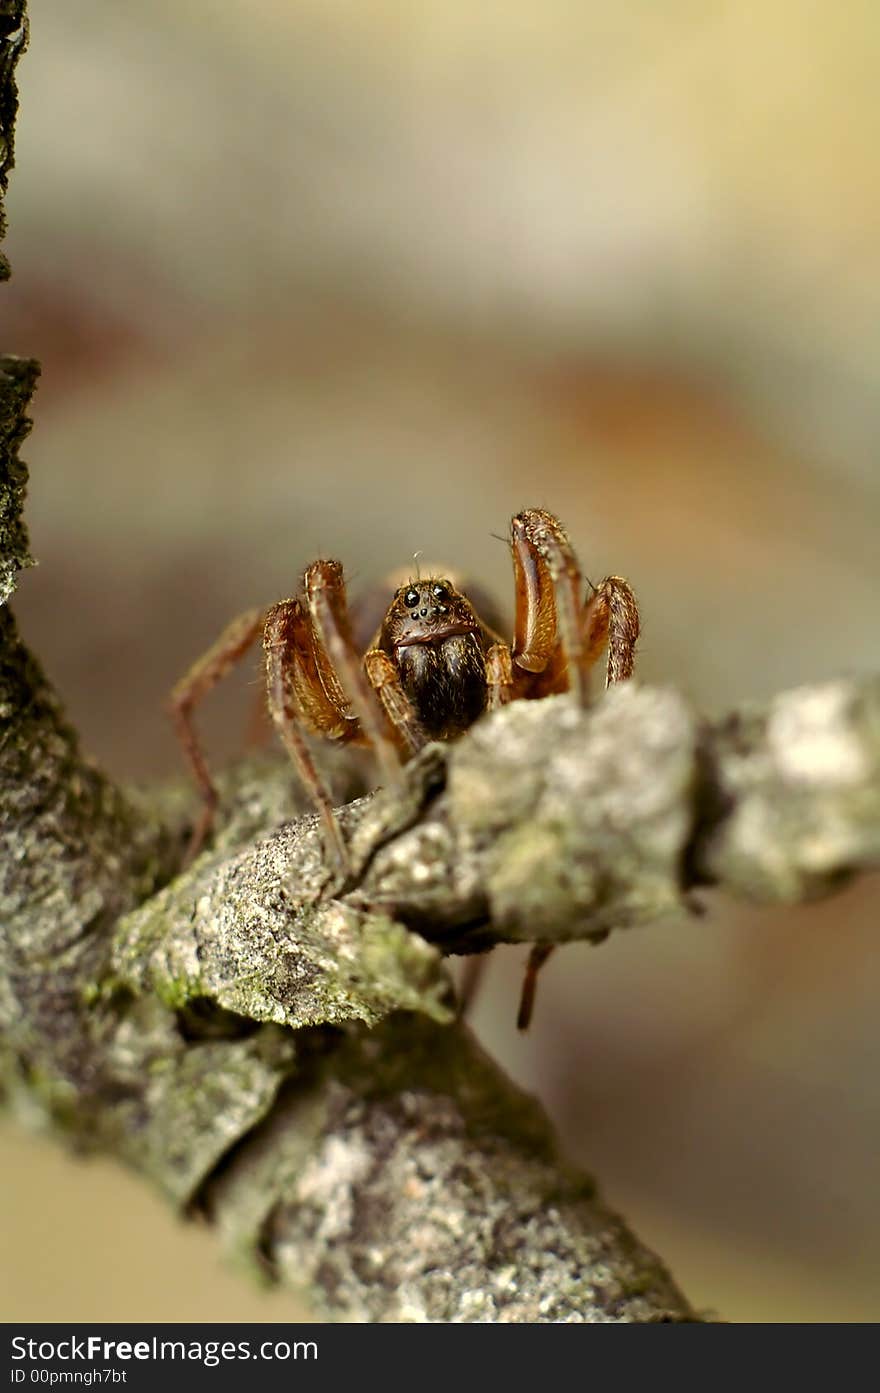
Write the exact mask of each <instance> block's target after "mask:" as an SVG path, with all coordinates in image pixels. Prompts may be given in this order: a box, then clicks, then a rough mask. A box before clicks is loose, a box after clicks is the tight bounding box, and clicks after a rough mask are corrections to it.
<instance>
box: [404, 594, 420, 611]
mask: <svg viewBox="0 0 880 1393" xmlns="http://www.w3.org/2000/svg"><path fill="white" fill-rule="evenodd" d="M403 603H404V604H405V605H406V606H407V608H408V609H413V608H414V606H415V605H417V604H418V603H419V592H418V590H407V592H406V594H405V595H404V597H403Z"/></svg>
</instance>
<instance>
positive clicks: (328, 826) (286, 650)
mask: <svg viewBox="0 0 880 1393" xmlns="http://www.w3.org/2000/svg"><path fill="white" fill-rule="evenodd" d="M263 648H264V650H265V654H266V698H267V701H268V704H269V712H270V714H271V716H272V720H273V721H274V723H275V727H276V729H277V730H278V733H279V735H280V736H281V740H282V742H283V744H284V748H285V749H286V750H287V753H288V754H289V755H290V757H291V759H292V760H293V763H294V765H295V766H296V770H297V773H298V774H299V777H300V779H301V781H302V783H303V786H304V787H305V789H306V792H307V793H308V795H309V797H310V798H311V800H312V802H313V803H314V804H315V806H316V807H317V809H318V811H319V812H320V814H321V820H322V822H323V824H324V831H325V834H326V838H327V845H328V850H329V851H330V853H331V855H332V856H333V857H334V858H335V859H336V860H337V861H338V863H339V865H340V866H341V867H342V868H343V869H345V868H347V866H348V849H347V847H346V845H345V841H344V839H343V836H342V830H341V828H340V826H339V823H338V822H337V820H336V814H335V813H334V811H333V800H332V798H331V797H330V791H329V789H328V788H327V785H326V784H325V782H324V780H323V779H322V778H321V775H320V774H319V773H318V769H317V766H316V764H315V761H314V759H313V758H312V753H311V751H310V749H309V747H308V745H307V744H306V741H305V739H304V737H303V732H302V725H303V724H304V723H308V724H309V725H310V726H312V728H313V729H316V730H319V731H322V732H323V733H325V734H331V735H332V734H334V733H335V732H336V731H337V728H338V723H339V719H340V713H339V711H338V709H337V708H336V706H335V705H334V704H333V703H332V701H330V700H329V699H328V697H327V695H326V694H325V692H324V690H323V688H322V686H321V684H320V682H319V680H318V668H317V661H316V656H315V645H314V635H313V632H312V627H311V624H310V622H309V619H308V617H307V616H306V615H305V614H304V613H303V611H302V606H301V605H300V603H299V601H298V600H281V601H280V602H279V603H278V604H277V605H273V606H272V608H271V609H270V610H269V613H268V615H267V616H266V625H265V628H264V630H263ZM341 738H345V737H344V736H342V737H341Z"/></svg>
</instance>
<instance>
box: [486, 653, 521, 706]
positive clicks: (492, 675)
mask: <svg viewBox="0 0 880 1393" xmlns="http://www.w3.org/2000/svg"><path fill="white" fill-rule="evenodd" d="M486 685H487V686H488V688H489V710H490V711H497V709H498V707H499V706H506V705H507V703H508V702H509V701H512V700H513V695H514V677H513V659H512V658H511V656H510V649H509V648H508V646H507V644H506V643H493V644H492V647H491V648H490V649H489V651H488V653H487V654H486Z"/></svg>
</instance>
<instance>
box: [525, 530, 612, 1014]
mask: <svg viewBox="0 0 880 1393" xmlns="http://www.w3.org/2000/svg"><path fill="white" fill-rule="evenodd" d="M510 533H511V550H512V552H513V569H514V578H515V581H516V627H515V634H514V642H513V652H512V655H511V659H512V664H511V665H512V667H513V668H514V670H515V669H516V668H519V669H520V670H521V675H520V678H519V682H520V685H522V683H523V681H524V680H526V679H525V677H524V675H525V674H534V676H533V678H532V686H531V689H530V690H526V691H525V692H524V693H523V694H524V695H527V696H547V695H549V694H550V693H552V692H563V691H566V690H569V691H571V692H573V693H574V695H575V697H576V698H577V700H578V701H580V702H581V703H585V702H586V698H587V678H588V674H589V671H590V668H591V667H592V666H593V664H594V663H595V662H596V660H597V659H598V657H599V655H600V654H601V652H602V650H603V648H605V646H606V645H607V648H608V662H607V667H606V675H605V685H606V686H610V685H611V683H612V682H622V681H624V680H625V679H626V678H628V677H630V676H631V674H632V670H633V659H634V655H635V648H636V642H637V640H638V637H639V629H640V622H639V609H638V605H637V603H636V598H635V596H634V594H633V592H632V589H631V588H630V586H629V584H628V582H627V581H625V580H624V579H623V578H622V577H621V576H608V577H606V579H605V580H603V581H602V582H601V583H600V584H599V585H598V586H591V587H590V588H591V591H592V594H591V597H590V599H589V601H585V599H584V582H583V579H582V576H581V572H580V568H579V566H578V563H577V558H576V557H575V554H574V550H573V548H572V546H571V543H570V541H569V540H568V536H567V535H566V532H565V530H564V528H563V527H562V525H561V523H560V522H559V521H558V520H557V519H556V518H555V517H554V516H553V514H552V513H547V512H544V511H543V509H540V508H530V509H527V510H526V511H525V512H522V513H518V514H517V516H516V517H515V518H513V520H512V521H511V524H510ZM516 683H517V678H516V676H515V675H514V677H513V680H512V683H511V684H509V685H508V686H507V687H506V688H503V689H502V690H507V691H510V690H514V693H515V687H516ZM499 699H502V700H503V699H507V698H504V697H501V698H499ZM552 952H553V945H552V944H546V943H536V944H535V946H534V947H533V948H532V951H531V953H530V955H529V960H528V966H527V968H526V975H525V980H524V982H523V989H522V995H521V998H520V1007H519V1015H518V1017H517V1025H518V1026H519V1029H520V1030H525V1029H526V1028H527V1027H528V1024H529V1022H530V1020H531V1016H532V1009H533V1006H534V1000H535V991H536V987H537V979H538V973H539V972H540V970H541V968H542V967H543V965H544V963H545V962H546V961H547V959H548V958H549V957H550V954H551V953H552Z"/></svg>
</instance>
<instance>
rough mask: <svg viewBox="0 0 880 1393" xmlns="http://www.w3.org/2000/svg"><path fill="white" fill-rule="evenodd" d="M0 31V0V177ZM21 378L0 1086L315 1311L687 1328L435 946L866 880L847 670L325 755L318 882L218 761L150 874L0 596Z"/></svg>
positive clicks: (141, 847)
mask: <svg viewBox="0 0 880 1393" xmlns="http://www.w3.org/2000/svg"><path fill="white" fill-rule="evenodd" d="M25 32H26V31H25V29H24V20H23V6H22V4H21V3H20V2H19V0H0V196H2V192H3V191H4V189H5V180H6V173H7V170H8V168H9V166H10V164H11V148H12V146H11V136H12V119H13V116H14V111H15V90H14V85H13V78H12V74H13V68H14V63H15V59H16V58H17V56H18V54H19V52H20V51H21V49H22V47H23V43H24V38H25ZM0 231H2V216H0ZM4 267H5V263H3V264H0V278H2V275H3V273H4ZM36 375H37V365H36V364H34V363H30V362H26V361H23V360H19V359H13V358H6V359H3V360H2V362H0V1091H2V1092H3V1093H5V1096H6V1098H7V1101H9V1102H10V1103H11V1104H12V1105H13V1106H15V1105H16V1104H17V1103H22V1105H23V1111H24V1112H25V1113H26V1114H27V1115H28V1116H29V1117H33V1115H34V1112H35V1107H36V1109H37V1110H38V1111H39V1112H40V1113H41V1115H42V1116H43V1118H44V1119H45V1120H47V1121H49V1122H50V1123H51V1124H53V1125H54V1127H55V1128H56V1129H57V1131H58V1133H59V1135H61V1136H63V1137H65V1138H66V1139H67V1140H68V1141H69V1142H70V1143H71V1144H73V1145H76V1146H78V1147H80V1148H82V1149H92V1150H97V1149H101V1150H107V1151H110V1152H113V1153H115V1154H117V1155H119V1156H120V1157H122V1158H124V1159H125V1160H126V1161H128V1162H129V1163H130V1164H131V1165H133V1166H134V1167H136V1168H137V1169H139V1170H140V1171H141V1172H142V1173H143V1174H145V1175H146V1176H148V1177H149V1178H150V1179H151V1180H152V1181H153V1182H154V1183H155V1184H157V1185H158V1186H159V1187H160V1188H161V1189H162V1190H163V1192H164V1193H165V1194H166V1195H167V1196H168V1198H169V1200H170V1201H171V1202H172V1203H173V1204H174V1205H175V1206H177V1207H178V1208H179V1209H180V1210H182V1211H184V1212H191V1211H193V1210H196V1209H197V1210H199V1211H201V1212H202V1213H204V1214H205V1215H207V1216H208V1217H209V1218H210V1219H211V1220H212V1221H213V1223H214V1224H215V1225H216V1226H217V1228H218V1229H219V1231H220V1232H221V1233H222V1234H223V1235H224V1238H225V1240H226V1242H227V1244H228V1245H229V1246H230V1247H231V1248H232V1250H233V1251H235V1252H236V1253H237V1254H239V1256H241V1257H243V1258H244V1259H245V1260H246V1261H247V1262H249V1263H250V1264H251V1265H252V1266H253V1267H254V1268H255V1269H257V1270H259V1271H260V1272H262V1273H267V1274H269V1275H270V1276H272V1277H273V1278H276V1279H278V1280H281V1281H284V1282H286V1283H288V1284H290V1285H291V1286H297V1287H304V1288H305V1289H306V1291H307V1293H308V1295H309V1297H310V1299H311V1301H312V1303H313V1304H314V1306H315V1307H316V1309H317V1310H319V1311H321V1312H323V1313H325V1314H327V1315H329V1316H332V1317H336V1318H342V1319H355V1320H419V1321H426V1320H433V1321H437V1320H440V1321H449V1320H492V1321H556V1320H566V1321H627V1320H628V1321H656V1320H689V1319H694V1318H695V1316H694V1312H693V1311H692V1309H691V1307H690V1306H689V1304H688V1302H687V1301H686V1300H685V1298H684V1297H683V1296H682V1295H681V1293H680V1292H679V1291H678V1290H677V1288H676V1287H675V1285H674V1283H673V1282H672V1280H671V1278H670V1277H669V1275H668V1273H667V1272H666V1271H665V1269H664V1267H663V1265H662V1263H661V1262H660V1261H659V1260H658V1259H657V1258H656V1257H655V1256H654V1255H653V1254H651V1253H650V1252H648V1251H647V1250H646V1249H645V1248H644V1247H643V1246H642V1245H641V1244H639V1243H638V1241H637V1240H636V1239H635V1238H634V1237H633V1236H632V1235H631V1234H630V1233H629V1232H628V1230H627V1228H626V1226H625V1225H624V1224H623V1222H622V1221H621V1220H620V1219H619V1218H617V1217H616V1216H615V1215H613V1214H611V1213H610V1212H609V1211H608V1210H607V1209H606V1207H605V1206H604V1204H603V1203H602V1201H601V1199H600V1198H599V1197H598V1196H597V1195H596V1193H595V1191H594V1188H593V1185H592V1183H591V1182H590V1181H589V1180H588V1179H587V1178H586V1177H584V1176H583V1175H581V1174H578V1173H576V1172H573V1171H571V1170H570V1169H569V1168H568V1167H567V1166H566V1165H565V1164H564V1163H563V1162H562V1161H561V1159H560V1158H559V1156H558V1154H557V1151H556V1146H555V1142H554V1139H553V1136H552V1133H551V1131H550V1128H549V1125H548V1123H547V1121H546V1118H545V1117H544V1116H543V1114H542V1113H541V1111H540V1109H539V1108H538V1107H537V1105H536V1104H535V1103H534V1102H532V1101H531V1100H529V1099H528V1098H526V1097H524V1096H523V1095H522V1094H521V1093H520V1092H519V1091H518V1090H517V1089H515V1088H514V1087H513V1085H512V1084H511V1083H510V1082H509V1080H507V1079H506V1078H505V1077H504V1075H503V1074H502V1073H501V1072H500V1071H499V1070H498V1069H497V1067H496V1066H495V1065H494V1064H493V1063H492V1062H491V1061H490V1060H489V1059H487V1058H486V1056H485V1055H484V1054H483V1053H482V1052H481V1050H480V1049H479V1047H478V1046H477V1045H476V1043H475V1042H474V1040H473V1039H472V1037H471V1036H470V1034H469V1032H468V1031H467V1029H466V1028H465V1027H464V1026H463V1025H462V1024H461V1023H460V1022H459V1021H457V1020H456V1018H455V1012H454V1004H453V999H452V993H451V988H450V983H449V980H448V977H447V974H446V971H445V968H444V955H445V954H448V953H452V952H456V953H461V952H475V951H480V950H482V949H484V948H487V947H490V946H491V945H492V944H494V943H497V942H501V941H507V942H531V941H535V940H543V941H546V942H560V943H561V942H565V941H568V940H572V939H576V938H588V939H594V940H600V939H601V938H602V937H604V936H605V935H606V934H607V933H608V932H609V931H610V930H611V929H615V928H624V927H629V926H635V925H640V924H647V923H649V922H651V921H653V920H656V919H660V918H664V917H669V916H675V915H676V914H680V913H681V912H682V911H683V910H686V909H687V908H688V907H689V906H690V896H691V894H692V892H693V890H694V888H695V887H699V886H701V885H711V884H717V885H721V886H724V887H726V888H727V889H728V890H730V891H731V892H733V893H735V894H741V895H747V896H752V897H756V898H764V899H768V898H769V899H800V898H806V897H809V896H813V895H816V894H820V893H826V892H830V891H833V890H834V889H835V888H836V887H837V886H838V885H839V884H840V882H841V881H842V880H843V879H844V878H845V877H847V876H849V875H851V874H854V873H855V872H857V871H859V870H861V869H866V868H869V867H871V866H876V864H877V862H878V859H880V778H878V775H880V682H878V681H876V680H874V681H865V682H863V683H850V684H847V683H839V684H831V685H827V686H824V687H821V688H815V689H804V690H802V691H799V692H792V693H788V694H786V695H784V696H780V697H779V698H777V699H776V700H775V701H774V702H772V703H770V704H769V706H767V707H766V708H764V709H760V710H755V711H752V712H748V713H743V714H740V715H737V716H735V717H731V718H730V719H729V720H727V721H725V722H722V723H720V724H718V725H715V726H708V725H706V724H704V723H702V722H701V721H700V720H699V719H698V718H697V717H696V716H695V714H694V713H693V712H692V711H691V710H690V709H689V708H688V707H687V705H686V704H685V703H684V702H683V701H682V699H681V698H680V697H679V696H677V695H676V694H675V693H673V692H664V691H654V690H647V689H644V690H639V689H638V688H636V687H635V686H625V687H621V688H618V689H615V690H613V691H611V692H610V693H609V694H608V695H607V696H605V697H604V698H603V699H602V700H601V701H600V702H598V703H597V705H596V706H595V708H594V709H592V710H590V711H582V710H580V709H578V708H577V707H576V706H574V705H573V704H572V702H571V700H569V699H567V698H555V699H550V700H547V701H543V702H536V703H516V704H514V705H513V706H512V707H509V708H507V709H506V710H504V711H501V712H499V713H496V714H495V715H494V716H492V717H491V718H488V719H486V720H484V721H482V722H481V723H480V724H479V725H478V726H477V727H476V728H475V729H474V730H473V731H472V732H471V733H470V734H469V735H468V736H467V737H465V738H464V739H463V740H462V741H460V742H459V743H458V744H456V745H455V746H453V747H451V748H449V749H445V748H440V747H432V748H429V749H428V750H427V751H425V753H424V754H423V756H421V757H420V758H419V759H418V760H417V761H415V762H414V763H413V764H412V765H411V766H410V767H409V769H408V772H407V780H406V787H405V789H404V792H403V794H402V795H397V796H395V797H394V798H391V797H390V796H389V795H387V794H385V793H382V792H380V793H377V794H373V795H368V796H363V797H359V798H355V797H354V795H355V794H356V793H357V792H358V788H359V775H358V771H357V770H356V769H355V768H354V767H353V766H352V765H350V764H349V763H347V762H346V760H345V759H340V760H336V761H335V762H334V763H333V764H332V766H331V768H330V777H331V778H332V779H333V781H334V787H335V790H336V795H337V797H338V799H339V800H340V802H342V803H344V804H345V807H344V810H343V812H342V814H341V816H342V821H343V826H344V830H345V835H346V837H347V839H348V840H349V842H350V845H351V848H352V860H353V865H354V871H353V874H352V876H351V878H350V879H349V880H348V881H347V882H345V883H340V882H339V880H338V879H337V878H335V877H334V875H333V873H332V871H331V870H330V869H329V868H328V866H327V865H326V863H325V860H324V856H323V850H322V843H321V840H320V836H319V833H318V829H317V825H316V819H315V818H314V817H313V816H312V815H310V814H307V815H305V816H303V815H302V813H303V810H302V806H301V803H300V801H299V798H298V795H297V793H296V791H295V790H294V788H293V783H292V775H291V770H290V768H289V767H288V766H287V765H286V764H285V763H284V762H282V761H272V762H268V763H267V762H265V761H262V762H250V763H247V764H243V765H241V766H240V767H239V768H238V769H236V770H234V771H232V772H231V773H230V774H229V775H228V776H227V778H226V780H225V783H224V786H223V821H222V824H221V826H220V829H219V831H218V835H217V838H216V840H215V843H214V845H213V847H212V848H211V849H210V850H209V851H207V852H206V853H205V854H204V855H203V856H202V857H201V858H200V859H199V860H198V862H197V863H196V864H195V865H194V866H193V867H192V868H191V869H190V870H189V871H188V872H187V873H186V874H182V875H178V874H177V872H178V870H179V867H180V864H181V859H182V854H183V848H184V847H185V845H186V841H187V832H188V820H189V818H190V816H191V815H192V813H193V808H192V803H191V800H190V798H189V796H188V794H187V793H186V791H185V790H182V789H179V788H172V789H166V790H161V789H160V790H156V791H155V793H154V794H153V795H152V796H151V797H149V798H144V797H143V796H135V795H133V794H127V793H126V792H124V791H123V790H121V789H119V788H117V787H116V786H115V785H114V784H113V783H112V782H111V781H110V780H109V779H107V778H106V776H104V775H103V774H102V773H101V772H100V771H99V770H98V769H96V768H95V767H94V766H93V765H92V764H91V763H90V762H89V761H88V759H87V758H85V757H84V755H83V754H82V752H81V751H80V749H79V744H78V740H77V737H76V734H75V732H74V731H73V730H72V729H71V728H70V727H69V726H68V724H67V722H66V720H65V717H64V714H63V710H62V708H61V705H60V702H59V700H58V698H57V696H56V695H55V693H54V691H53V690H52V688H51V686H50V684H49V683H48V682H47V680H46V678H45V677H44V675H43V673H42V671H41V669H40V667H39V665H38V663H37V662H36V660H35V659H34V658H33V656H32V655H31V654H30V653H29V652H28V651H27V649H26V648H25V646H24V645H23V644H22V642H21V641H20V639H19V637H18V635H17V632H16V628H15V624H14V621H13V619H12V615H11V613H10V611H9V609H8V606H6V605H5V603H4V602H5V601H6V600H7V599H8V598H9V596H10V595H11V593H12V591H13V589H14V586H15V580H16V575H17V573H18V571H19V570H21V568H22V567H24V566H26V565H28V564H29V562H30V558H29V555H28V547H27V538H26V534H25V531H24V526H23V523H22V519H21V508H22V501H23V496H24V488H25V473H24V467H23V465H22V464H21V462H20V460H19V458H18V448H19V445H20V442H21V441H22V439H23V438H24V436H25V434H26V432H27V428H28V424H29V423H28V421H27V419H26V411H27V407H28V401H29V398H30V395H31V392H32V390H33V387H34V384H35V381H36ZM708 931H710V924H709V925H707V932H708Z"/></svg>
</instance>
